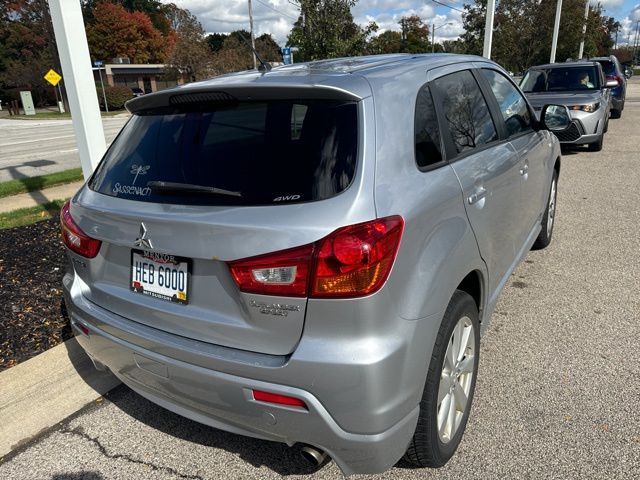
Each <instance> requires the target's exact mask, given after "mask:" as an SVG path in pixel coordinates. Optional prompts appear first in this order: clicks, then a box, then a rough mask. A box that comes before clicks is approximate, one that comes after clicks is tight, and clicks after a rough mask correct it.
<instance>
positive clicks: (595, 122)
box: [520, 61, 618, 152]
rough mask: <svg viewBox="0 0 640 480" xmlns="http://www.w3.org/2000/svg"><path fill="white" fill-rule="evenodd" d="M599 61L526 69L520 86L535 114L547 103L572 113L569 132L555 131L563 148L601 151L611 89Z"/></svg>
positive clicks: (612, 84) (610, 84) (606, 124)
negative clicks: (573, 147) (585, 146)
mask: <svg viewBox="0 0 640 480" xmlns="http://www.w3.org/2000/svg"><path fill="white" fill-rule="evenodd" d="M614 84H615V85H617V84H618V82H617V81H614V80H609V81H605V78H604V74H603V71H602V67H601V66H600V64H599V63H598V62H583V61H580V62H567V63H552V64H548V65H538V66H535V67H531V68H530V69H529V70H527V73H526V74H525V76H524V78H523V79H522V82H521V83H520V87H521V88H522V91H523V92H524V93H525V95H526V96H527V99H528V100H529V102H531V105H533V108H534V109H535V111H536V113H537V112H540V111H541V110H542V107H543V106H544V105H545V104H547V103H556V104H561V105H566V106H567V107H568V108H569V111H570V113H571V119H572V121H571V125H570V126H569V128H568V129H566V130H564V131H560V132H555V134H556V136H557V137H558V138H559V140H560V142H561V143H562V144H564V145H584V144H587V145H588V146H589V150H592V151H596V152H597V151H600V150H602V145H603V141H604V134H605V133H606V131H607V129H608V126H609V110H610V102H611V87H613V86H614Z"/></svg>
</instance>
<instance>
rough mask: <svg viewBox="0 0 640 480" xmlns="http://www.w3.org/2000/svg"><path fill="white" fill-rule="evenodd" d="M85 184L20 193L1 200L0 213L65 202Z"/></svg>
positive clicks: (77, 183)
mask: <svg viewBox="0 0 640 480" xmlns="http://www.w3.org/2000/svg"><path fill="white" fill-rule="evenodd" d="M83 183H84V182H73V183H67V184H64V185H57V186H55V187H50V188H45V189H44V190H35V191H33V192H28V193H19V194H17V195H11V196H8V197H4V198H0V213H7V212H13V211H14V210H18V209H19V208H28V207H35V206H37V205H44V204H45V203H47V202H51V201H53V200H64V199H67V198H71V197H73V195H75V193H76V192H77V191H78V190H80V187H82V185H83Z"/></svg>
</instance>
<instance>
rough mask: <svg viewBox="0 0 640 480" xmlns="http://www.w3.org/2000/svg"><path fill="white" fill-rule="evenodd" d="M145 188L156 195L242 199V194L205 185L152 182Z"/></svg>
mask: <svg viewBox="0 0 640 480" xmlns="http://www.w3.org/2000/svg"><path fill="white" fill-rule="evenodd" d="M147 186H148V187H151V188H152V189H153V190H154V191H156V192H158V193H199V194H207V195H223V196H225V197H237V198H242V193H240V192H234V191H232V190H225V189H223V188H216V187H208V186H206V185H195V184H193V183H179V182H162V181H153V182H149V183H147Z"/></svg>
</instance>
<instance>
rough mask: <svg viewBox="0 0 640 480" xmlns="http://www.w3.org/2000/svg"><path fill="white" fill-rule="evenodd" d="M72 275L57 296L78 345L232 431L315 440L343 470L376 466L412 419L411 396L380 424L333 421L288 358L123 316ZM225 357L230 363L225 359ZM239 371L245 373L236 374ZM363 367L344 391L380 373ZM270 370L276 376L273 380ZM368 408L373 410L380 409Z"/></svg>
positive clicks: (402, 442) (170, 403)
mask: <svg viewBox="0 0 640 480" xmlns="http://www.w3.org/2000/svg"><path fill="white" fill-rule="evenodd" d="M72 283H73V279H72V276H71V275H67V276H65V280H64V287H65V288H64V291H65V301H66V303H67V309H68V311H69V316H70V318H71V324H72V327H73V329H74V332H75V333H76V337H77V340H78V342H79V343H80V345H81V346H82V347H83V348H84V350H85V351H86V352H87V353H88V355H89V356H90V357H91V358H92V360H94V362H96V363H97V366H102V365H104V366H106V367H107V368H108V369H109V370H110V371H111V372H113V373H114V374H115V375H116V376H117V377H118V378H119V379H120V380H122V382H123V383H125V384H126V385H128V386H129V387H130V388H131V389H133V390H134V391H136V392H137V393H139V394H140V395H142V396H144V397H146V398H148V399H149V400H151V401H152V402H154V403H156V404H158V405H160V406H162V407H164V408H166V409H168V410H171V411H173V412H175V413H178V414H180V415H182V416H185V417H187V418H190V419H192V420H195V421H198V422H200V423H203V424H206V425H209V426H212V427H215V428H219V429H221V430H225V431H229V432H232V433H237V434H241V435H246V436H251V437H255V438H260V439H266V440H272V441H279V442H284V443H287V444H289V445H293V444H295V443H305V444H310V445H313V446H316V447H318V448H321V449H323V450H325V451H326V452H327V453H328V454H329V455H330V456H331V457H332V458H333V460H334V461H335V462H336V464H337V465H338V466H339V467H340V468H341V470H342V471H343V472H344V473H345V474H346V475H349V474H356V473H358V474H360V473H377V472H381V471H384V470H386V469H388V468H390V467H391V466H393V465H394V464H395V463H396V462H397V461H398V460H399V459H400V458H401V457H402V455H403V454H404V452H405V450H406V447H407V445H408V443H409V441H410V439H411V437H412V435H413V432H414V430H415V427H416V423H417V417H418V413H419V408H418V405H417V403H416V404H414V405H415V406H414V407H413V408H412V409H409V411H407V412H404V413H403V414H402V415H401V416H400V417H399V418H400V419H399V420H397V421H396V420H394V422H393V425H391V426H390V427H388V428H385V429H383V430H381V431H376V432H373V433H369V432H367V433H353V432H349V431H347V430H345V429H344V428H343V427H342V426H341V425H339V424H338V422H336V420H335V419H334V416H333V415H332V413H331V412H330V411H329V410H327V408H326V407H325V404H324V403H323V401H322V399H321V398H320V397H318V395H317V394H316V392H314V390H313V388H300V387H299V386H291V385H292V383H293V382H291V378H289V377H288V375H287V369H288V368H289V364H290V363H292V362H293V360H292V359H291V358H290V357H280V356H270V355H263V354H252V353H251V352H243V351H240V350H235V349H227V348H224V347H216V346H212V345H209V347H205V346H206V345H208V344H203V343H202V342H198V341H196V340H189V339H185V338H183V337H177V336H174V335H170V334H167V333H165V332H161V331H159V330H156V329H153V328H150V327H147V326H143V325H140V324H136V323H134V322H130V321H128V320H126V319H124V318H122V317H119V316H117V315H114V314H113V313H111V312H108V311H107V310H104V309H102V308H100V307H99V306H96V305H95V304H93V303H91V302H89V301H87V300H86V299H85V298H84V297H83V296H82V295H81V294H80V293H79V291H78V290H79V289H77V288H74V287H73V285H72ZM79 325H82V326H83V327H84V329H87V330H88V332H89V334H88V335H86V334H85V333H83V331H82V330H81V329H80V328H79V327H78V326H79ZM177 348H179V349H180V351H181V352H182V354H183V355H181V358H180V359H178V358H176V355H175V354H174V353H173V352H175V351H176V349H177ZM169 353H170V354H169ZM190 355H192V356H193V358H195V356H198V357H202V356H206V357H207V366H206V367H205V366H203V362H202V361H201V360H198V361H193V362H191V361H185V359H189V358H191V357H190ZM198 363H199V364H198ZM232 364H233V365H235V368H230V367H229V366H230V365H232ZM332 364H335V358H334V359H326V360H325V361H324V362H322V361H318V362H317V364H315V365H312V364H310V363H309V361H308V360H307V361H306V364H305V366H306V368H308V372H309V375H310V376H313V375H315V374H316V372H318V371H322V370H324V375H325V376H328V377H331V375H332V371H331V370H330V369H331V365H332ZM216 365H217V366H218V367H219V368H217V367H216ZM243 366H244V367H245V368H244V369H243ZM363 368H366V366H364V367H363ZM371 368H375V366H373V367H370V370H371ZM242 371H245V372H246V376H243V375H241V374H238V372H242ZM261 373H262V374H261ZM368 373H369V374H368ZM368 373H367V372H365V371H363V372H361V373H360V375H359V379H357V380H358V382H357V383H360V384H362V386H361V387H360V388H362V391H361V392H350V395H351V396H353V395H355V396H356V397H357V396H358V394H359V393H360V394H363V395H366V389H367V385H366V383H367V382H368V381H371V380H375V381H378V382H379V381H384V380H381V379H375V378H373V379H372V376H371V375H370V371H369V372H368ZM278 378H279V379H280V380H281V381H274V379H276V380H277V379H278ZM336 381H337V382H338V383H339V380H338V379H336ZM313 384H314V382H313V381H312V382H311V385H313ZM253 389H257V390H265V391H268V392H272V393H277V394H283V395H289V396H294V397H297V398H300V399H302V400H304V402H305V403H306V405H307V406H308V410H305V409H302V408H297V407H286V406H277V405H272V404H266V403H262V402H259V401H256V400H254V399H253V395H252V393H251V390H253ZM370 414H371V416H372V418H374V417H375V416H376V414H377V415H378V416H379V415H380V414H381V412H373V411H372V412H370ZM376 420H379V418H378V419H376ZM372 423H374V424H375V423H376V422H372Z"/></svg>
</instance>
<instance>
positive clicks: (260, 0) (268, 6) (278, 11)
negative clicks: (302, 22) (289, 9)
mask: <svg viewBox="0 0 640 480" xmlns="http://www.w3.org/2000/svg"><path fill="white" fill-rule="evenodd" d="M256 1H257V2H258V3H260V4H262V5H264V6H265V7H267V8H269V9H271V10H273V11H274V12H276V13H279V14H280V15H284V16H285V17H287V18H289V19H291V20H298V19H297V18H295V17H292V16H291V15H289V14H287V13H284V12H282V11H280V10H278V9H277V8H276V7H272V6H271V5H269V4H268V3H266V2H263V1H262V0H256Z"/></svg>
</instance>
